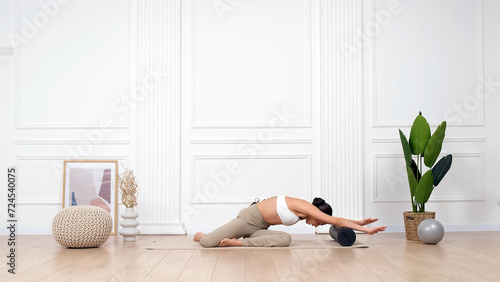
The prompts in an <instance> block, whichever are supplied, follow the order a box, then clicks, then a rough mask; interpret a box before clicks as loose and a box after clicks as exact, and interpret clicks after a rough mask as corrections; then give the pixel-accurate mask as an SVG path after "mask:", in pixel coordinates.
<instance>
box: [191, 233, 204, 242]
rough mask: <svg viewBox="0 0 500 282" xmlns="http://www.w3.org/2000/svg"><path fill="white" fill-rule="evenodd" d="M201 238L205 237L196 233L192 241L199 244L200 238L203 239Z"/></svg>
mask: <svg viewBox="0 0 500 282" xmlns="http://www.w3.org/2000/svg"><path fill="white" fill-rule="evenodd" d="M203 236H205V233H201V232H198V233H196V234H194V238H193V241H196V242H200V240H201V238H203Z"/></svg>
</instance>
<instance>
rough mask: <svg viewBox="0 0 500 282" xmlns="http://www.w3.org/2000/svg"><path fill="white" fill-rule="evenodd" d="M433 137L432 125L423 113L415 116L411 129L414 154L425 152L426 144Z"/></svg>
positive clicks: (411, 145) (411, 144) (411, 146)
mask: <svg viewBox="0 0 500 282" xmlns="http://www.w3.org/2000/svg"><path fill="white" fill-rule="evenodd" d="M430 138H431V127H430V126H429V123H428V122H427V120H426V119H425V118H424V117H423V116H422V113H419V115H418V116H417V117H416V118H415V121H414V122H413V125H412V126H411V131H410V148H411V152H412V154H414V155H420V154H422V153H423V152H424V150H425V146H426V145H427V142H429V139H430Z"/></svg>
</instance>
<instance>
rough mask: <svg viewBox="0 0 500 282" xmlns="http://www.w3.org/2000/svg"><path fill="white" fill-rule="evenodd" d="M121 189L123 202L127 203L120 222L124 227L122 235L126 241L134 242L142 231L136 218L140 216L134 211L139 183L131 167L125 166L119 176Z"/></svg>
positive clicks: (121, 230) (121, 231)
mask: <svg viewBox="0 0 500 282" xmlns="http://www.w3.org/2000/svg"><path fill="white" fill-rule="evenodd" d="M118 183H119V185H120V191H121V193H122V203H123V205H125V212H124V213H122V214H121V217H122V218H123V221H121V222H120V225H121V226H122V229H120V232H119V233H120V235H122V236H123V241H124V242H133V241H135V237H136V236H137V235H139V233H140V231H139V229H137V226H138V225H139V222H138V221H137V220H136V218H137V217H138V216H139V214H138V213H136V212H135V211H134V207H135V206H137V188H138V187H137V183H136V181H135V176H134V172H133V171H132V170H131V169H128V168H125V169H124V171H123V172H122V174H121V175H120V176H119V178H118Z"/></svg>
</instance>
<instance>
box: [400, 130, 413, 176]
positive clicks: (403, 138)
mask: <svg viewBox="0 0 500 282" xmlns="http://www.w3.org/2000/svg"><path fill="white" fill-rule="evenodd" d="M399 138H400V139H401V145H402V146H403V153H404V154H405V161H406V167H409V166H410V164H411V161H412V158H411V148H410V144H408V140H407V139H406V136H405V135H404V134H403V132H402V131H401V129H400V130H399Z"/></svg>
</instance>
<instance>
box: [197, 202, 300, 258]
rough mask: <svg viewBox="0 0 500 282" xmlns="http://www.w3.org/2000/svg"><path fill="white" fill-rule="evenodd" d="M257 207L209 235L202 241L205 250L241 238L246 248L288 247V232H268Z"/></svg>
mask: <svg viewBox="0 0 500 282" xmlns="http://www.w3.org/2000/svg"><path fill="white" fill-rule="evenodd" d="M268 228H269V224H267V222H265V221H264V218H263V217H262V214H261V213H260V210H259V208H258V207H257V205H252V206H250V207H248V208H245V209H243V210H241V211H240V213H239V214H238V216H237V217H236V218H235V219H233V220H231V221H230V222H228V223H226V224H224V225H223V226H221V227H219V228H217V229H215V230H214V231H212V232H210V233H208V234H207V235H205V236H204V237H203V238H201V240H200V244H201V245H202V246H203V247H205V248H210V247H217V246H218V245H219V243H220V241H221V240H222V239H224V238H241V237H243V239H242V240H241V244H242V245H243V246H245V247H288V246H289V245H290V242H291V241H292V237H290V235H289V234H288V233H286V232H281V231H273V230H267V229H268Z"/></svg>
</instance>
